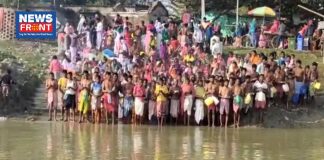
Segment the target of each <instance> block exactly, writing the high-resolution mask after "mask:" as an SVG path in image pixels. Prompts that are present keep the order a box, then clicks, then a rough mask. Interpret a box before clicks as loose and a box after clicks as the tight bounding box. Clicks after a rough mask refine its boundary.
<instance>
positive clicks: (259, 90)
mask: <svg viewBox="0 0 324 160" xmlns="http://www.w3.org/2000/svg"><path fill="white" fill-rule="evenodd" d="M253 88H254V91H255V93H256V95H255V105H254V107H255V108H256V109H257V110H258V111H259V122H260V123H262V122H263V113H264V110H265V109H266V106H267V101H266V93H267V90H268V85H267V83H266V82H265V81H264V76H263V75H260V76H259V79H258V80H257V81H256V82H255V83H254V85H253Z"/></svg>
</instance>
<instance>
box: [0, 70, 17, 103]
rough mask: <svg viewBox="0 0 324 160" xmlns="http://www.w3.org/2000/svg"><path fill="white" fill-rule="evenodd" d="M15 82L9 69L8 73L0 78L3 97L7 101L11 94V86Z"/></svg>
mask: <svg viewBox="0 0 324 160" xmlns="http://www.w3.org/2000/svg"><path fill="white" fill-rule="evenodd" d="M12 84H14V81H13V80H12V77H11V70H9V69H8V70H7V73H6V74H5V75H4V76H2V78H1V80H0V85H1V88H2V96H3V99H4V100H5V101H6V100H7V98H8V96H9V93H10V88H11V85H12Z"/></svg>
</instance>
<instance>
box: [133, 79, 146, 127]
mask: <svg viewBox="0 0 324 160" xmlns="http://www.w3.org/2000/svg"><path fill="white" fill-rule="evenodd" d="M133 95H134V97H135V99H134V108H135V118H134V123H135V125H136V124H137V116H139V118H140V124H142V121H143V114H144V98H145V88H144V80H143V79H140V80H138V82H137V83H136V84H135V86H134V88H133Z"/></svg>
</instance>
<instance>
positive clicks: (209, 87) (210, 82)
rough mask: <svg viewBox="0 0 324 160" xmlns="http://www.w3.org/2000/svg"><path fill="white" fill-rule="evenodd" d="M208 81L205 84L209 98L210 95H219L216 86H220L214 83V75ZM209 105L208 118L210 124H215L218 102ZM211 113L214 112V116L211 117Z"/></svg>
mask: <svg viewBox="0 0 324 160" xmlns="http://www.w3.org/2000/svg"><path fill="white" fill-rule="evenodd" d="M207 82H208V83H206V85H205V90H206V95H207V98H209V97H215V98H216V96H217V94H216V93H217V92H215V91H216V88H218V86H217V85H216V84H215V83H214V82H215V80H214V77H213V76H212V77H210V78H209V80H208V81H207ZM207 107H208V114H207V119H208V126H215V110H216V104H215V103H212V104H210V105H209V106H207ZM210 114H212V117H210Z"/></svg>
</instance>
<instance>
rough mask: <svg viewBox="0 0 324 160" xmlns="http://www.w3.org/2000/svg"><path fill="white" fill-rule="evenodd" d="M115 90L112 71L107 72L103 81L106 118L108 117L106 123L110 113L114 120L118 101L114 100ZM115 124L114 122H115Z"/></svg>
mask: <svg viewBox="0 0 324 160" xmlns="http://www.w3.org/2000/svg"><path fill="white" fill-rule="evenodd" d="M113 90H114V82H113V81H112V78H111V73H110V72H106V73H105V76H104V81H103V93H104V97H103V104H104V107H105V118H106V123H107V124H108V119H109V117H108V114H111V118H112V121H113V122H114V118H115V117H114V115H115V114H114V113H115V109H116V106H115V105H116V102H115V101H114V98H113V96H112V92H113ZM113 124H114V123H113Z"/></svg>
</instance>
